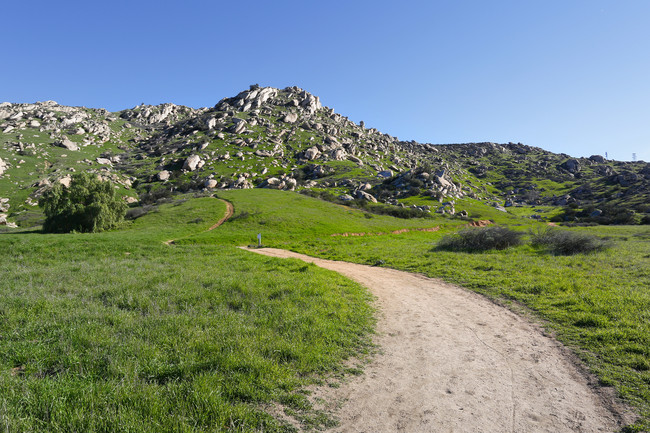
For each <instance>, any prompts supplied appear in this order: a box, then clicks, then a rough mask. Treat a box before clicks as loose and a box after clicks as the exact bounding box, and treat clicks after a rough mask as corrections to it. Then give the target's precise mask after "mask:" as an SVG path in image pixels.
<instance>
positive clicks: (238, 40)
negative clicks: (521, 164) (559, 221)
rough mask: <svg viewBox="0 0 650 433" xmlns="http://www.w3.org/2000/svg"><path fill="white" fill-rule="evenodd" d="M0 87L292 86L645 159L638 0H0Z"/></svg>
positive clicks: (482, 134)
mask: <svg viewBox="0 0 650 433" xmlns="http://www.w3.org/2000/svg"><path fill="white" fill-rule="evenodd" d="M1 22H2V30H3V31H2V34H3V37H2V42H3V43H2V45H0V46H1V47H2V49H0V58H1V59H2V62H1V63H0V83H1V84H0V101H10V102H34V101H42V100H48V99H52V100H55V101H57V102H59V103H60V104H65V105H85V106H88V107H96V108H99V107H103V108H107V109H109V110H111V111H117V110H121V109H124V108H130V107H132V106H134V105H137V104H140V103H141V102H144V103H147V104H158V103H163V102H173V103H176V104H183V105H188V106H192V107H202V106H212V105H214V104H215V103H217V102H218V101H219V100H220V99H221V98H223V97H227V96H234V95H235V94H237V93H238V92H240V91H241V90H244V89H246V88H248V86H249V85H250V84H253V83H259V84H260V85H262V86H274V87H280V88H283V87H286V86H293V85H296V86H299V87H302V88H304V89H306V90H307V91H309V92H311V93H313V94H315V95H317V96H320V98H321V101H322V102H323V104H324V105H327V106H329V107H332V108H334V109H335V110H336V111H337V112H338V113H341V114H343V115H346V116H348V117H349V118H350V119H351V120H353V121H355V122H358V121H359V120H364V121H365V122H366V125H367V126H369V127H376V128H378V129H379V130H381V131H382V132H386V133H389V134H391V135H395V136H397V137H399V138H400V139H403V140H411V139H413V140H417V141H421V142H429V143H460V142H470V141H495V142H508V141H514V142H522V143H524V144H528V145H531V146H538V147H542V148H544V149H547V150H551V151H553V152H563V153H567V154H570V155H573V156H589V155H592V154H602V155H604V154H605V152H608V155H609V157H610V158H614V159H619V160H631V159H632V153H636V154H637V159H643V160H645V161H650V1H648V0H608V1H604V0H545V1H522V0H517V1H485V0H472V1H469V0H466V1H464V0H439V1H436V0H429V1H409V0H402V1H390V2H389V1H377V0H374V1H354V0H347V1H339V0H329V1H323V2H312V1H305V0H301V1H284V0H275V1H258V0H250V1H232V0H230V1H197V0H186V1H183V2H180V1H174V2H169V1H164V0H163V1H149V0H146V1H138V0H131V1H123V0H115V1H111V2H101V1H100V2H95V1H88V0H85V1H65V0H61V1H58V2H55V1H41V0H36V1H29V2H18V1H8V2H5V4H3V6H2V20H1Z"/></svg>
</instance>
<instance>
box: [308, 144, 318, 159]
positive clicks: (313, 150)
mask: <svg viewBox="0 0 650 433" xmlns="http://www.w3.org/2000/svg"><path fill="white" fill-rule="evenodd" d="M304 155H305V159H307V160H309V161H313V160H314V159H316V158H318V155H320V150H318V148H317V147H316V146H312V147H310V148H309V149H307V150H305V154H304Z"/></svg>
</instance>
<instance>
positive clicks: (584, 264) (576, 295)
mask: <svg viewBox="0 0 650 433" xmlns="http://www.w3.org/2000/svg"><path fill="white" fill-rule="evenodd" d="M219 196H220V197H222V198H225V199H227V200H229V201H231V202H232V203H233V204H234V206H235V215H234V217H233V218H232V219H230V220H229V221H227V222H226V223H225V224H224V225H222V226H221V227H219V228H218V229H216V230H213V231H206V230H207V228H208V227H210V225H211V224H212V223H213V222H214V221H216V220H218V219H219V218H220V217H221V216H222V215H223V212H224V210H225V207H224V205H223V203H222V202H220V201H218V200H215V199H214V198H207V197H206V198H198V199H191V200H187V201H175V202H173V203H169V204H165V205H160V206H158V207H157V208H156V209H154V210H153V211H150V212H149V213H148V214H147V215H145V216H143V217H140V218H138V219H137V220H135V221H134V222H133V223H130V224H128V226H127V227H126V228H125V229H124V230H121V231H115V232H109V233H102V234H93V235H76V234H72V235H42V234H38V233H19V234H0V243H2V246H3V248H2V249H1V251H2V252H1V253H0V254H2V260H1V261H0V268H1V269H2V275H3V276H5V275H6V276H7V277H6V278H4V279H3V283H2V291H3V298H4V299H6V300H4V301H3V302H2V303H1V304H0V308H1V310H0V318H2V321H1V322H0V362H1V363H2V364H0V426H2V427H3V428H4V427H5V426H7V429H8V430H9V431H75V430H77V431H150V430H151V431H153V430H158V431H256V430H257V431H291V427H290V426H288V425H286V424H282V422H281V421H278V420H276V419H274V418H272V417H271V416H270V415H268V413H266V412H265V411H264V408H265V407H268V405H270V404H281V405H283V406H284V407H286V408H288V410H289V411H290V412H292V413H296V414H297V415H298V417H299V418H300V417H302V419H303V420H304V422H305V423H307V424H309V423H312V424H317V425H321V426H323V425H328V424H329V423H331V420H328V419H326V418H324V417H323V416H322V414H318V413H315V412H314V411H310V410H309V405H308V402H307V400H306V398H305V395H304V386H305V385H307V384H309V383H311V382H313V381H315V380H327V379H324V378H326V377H328V376H327V375H331V374H340V373H342V372H344V371H345V370H344V367H343V365H344V364H343V363H342V361H343V360H344V359H346V358H347V357H350V356H353V355H354V354H359V353H363V352H366V351H367V349H368V347H369V346H368V345H369V335H370V332H371V328H372V309H371V307H370V306H369V305H370V300H369V298H368V295H367V293H366V292H365V291H364V290H363V289H362V288H360V287H359V286H358V285H356V284H353V283H351V282H350V281H348V280H345V279H343V278H342V277H339V276H338V275H336V274H333V273H331V272H326V271H324V270H321V269H319V268H316V267H314V266H312V265H305V264H304V263H302V262H296V261H291V260H289V261H282V260H275V259H271V258H264V257H258V256H257V255H252V254H250V253H246V252H244V251H241V250H238V249H237V248H235V247H236V246H238V245H247V244H256V243H257V234H258V233H261V234H262V241H263V243H264V245H266V246H273V247H280V248H287V249H291V250H294V251H298V252H303V253H307V254H311V255H315V256H320V257H324V258H331V259H338V260H348V261H352V262H358V263H368V264H373V265H377V264H381V265H382V266H390V267H393V268H398V269H403V270H408V271H413V272H420V273H424V274H426V275H429V276H434V277H440V278H443V279H445V280H447V281H452V282H455V283H458V284H461V285H464V286H465V287H468V288H470V289H472V290H475V291H478V292H480V293H483V294H485V295H487V296H489V297H491V298H494V299H496V300H498V301H499V302H502V303H504V304H511V305H513V306H514V307H515V308H519V307H518V306H519V305H523V306H526V307H527V308H528V309H530V310H531V311H532V312H533V314H534V315H536V316H537V317H538V318H539V319H540V320H543V321H544V323H546V325H547V326H548V328H549V329H550V330H552V332H554V333H555V334H556V335H557V337H558V338H559V339H560V340H561V341H563V342H564V343H565V344H567V345H568V346H569V347H571V348H572V349H573V350H574V351H575V352H576V353H578V354H579V355H580V356H581V358H582V359H583V360H584V361H585V362H586V364H587V365H588V366H589V367H590V368H591V369H592V371H594V372H595V373H596V374H597V375H598V377H599V378H600V381H601V382H602V384H603V385H607V386H610V385H611V386H614V387H616V389H617V390H618V392H619V393H620V394H621V395H622V396H624V397H625V398H626V399H627V400H628V401H629V402H630V403H632V404H633V405H634V406H635V407H636V408H637V409H638V411H639V412H640V413H641V415H642V418H641V420H640V421H639V423H638V424H637V425H636V426H634V427H631V428H630V431H634V430H636V431H643V430H647V429H649V428H650V341H649V340H650V290H649V289H648V287H650V266H649V265H648V263H649V261H648V259H649V258H650V242H649V240H650V233H649V232H648V229H647V228H645V227H639V226H636V227H634V226H627V227H613V226H612V227H593V228H586V229H571V230H585V231H588V232H592V233H596V234H599V235H603V236H609V237H611V238H612V239H613V241H614V244H613V245H614V246H613V248H612V249H610V250H607V251H603V252H598V253H595V254H590V255H576V256H568V257H565V256H552V255H549V254H548V253H546V252H544V251H542V250H540V249H535V248H533V247H531V246H530V245H528V244H525V245H523V246H519V247H516V248H513V249H509V250H504V251H498V252H496V251H495V252H487V253H480V254H476V253H475V254H472V253H460V252H450V251H439V250H437V249H436V248H435V245H436V243H437V241H438V240H439V239H440V238H441V237H442V236H443V235H445V234H449V233H452V232H454V231H455V230H458V229H460V228H462V227H463V226H464V224H466V223H465V222H463V221H461V220H459V219H451V218H445V217H442V216H435V217H433V218H427V219H411V220H405V219H397V218H393V217H389V216H380V215H370V214H367V213H365V212H362V211H359V210H354V209H349V208H346V207H342V206H338V205H334V204H331V203H327V202H323V201H320V200H316V199H313V198H310V197H306V196H303V195H300V194H296V193H285V192H279V191H271V190H245V191H223V192H220V193H219ZM477 210H480V209H477ZM499 218H500V219H498V221H499V222H500V223H507V224H509V225H510V226H511V227H512V228H515V229H518V230H522V231H524V232H526V231H528V229H529V228H531V227H535V226H536V225H537V223H534V222H532V221H531V220H529V219H528V220H525V219H516V218H513V217H512V216H511V215H509V214H503V216H500V215H499ZM432 227H440V229H439V231H436V232H423V231H418V230H416V229H419V228H432ZM405 229H406V230H409V231H406V230H405ZM397 230H400V233H399V234H391V233H390V232H393V231H397ZM344 233H348V234H351V233H355V234H360V233H363V234H365V235H364V236H352V235H348V236H341V234H344ZM333 235H336V236H333ZM170 239H174V240H175V243H174V245H171V246H167V245H164V244H163V243H162V242H163V241H165V240H170ZM5 294H6V296H4V295H5ZM89 414H90V415H89Z"/></svg>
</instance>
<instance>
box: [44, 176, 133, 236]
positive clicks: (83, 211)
mask: <svg viewBox="0 0 650 433" xmlns="http://www.w3.org/2000/svg"><path fill="white" fill-rule="evenodd" d="M38 204H39V206H41V207H42V208H43V212H44V213H45V222H44V223H43V231H44V232H47V233H68V232H71V231H73V230H74V231H78V232H99V231H102V230H107V229H110V228H113V227H115V226H116V225H117V224H118V223H119V222H121V221H122V220H123V219H124V214H125V213H126V208H127V205H126V203H125V202H124V201H123V200H122V199H121V197H118V195H117V193H116V192H115V188H114V187H113V184H112V183H111V182H109V181H102V180H100V179H98V178H97V177H96V176H95V175H91V174H89V173H75V174H73V175H72V180H71V182H70V186H69V187H65V186H64V185H62V184H61V183H58V182H57V183H56V184H55V185H54V186H53V187H52V188H50V189H48V190H47V191H45V193H44V194H43V196H42V197H41V199H40V200H39V201H38Z"/></svg>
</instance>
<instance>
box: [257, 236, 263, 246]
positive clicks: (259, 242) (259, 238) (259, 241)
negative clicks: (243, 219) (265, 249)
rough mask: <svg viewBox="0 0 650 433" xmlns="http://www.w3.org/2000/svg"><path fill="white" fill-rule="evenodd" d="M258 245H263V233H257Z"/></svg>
mask: <svg viewBox="0 0 650 433" xmlns="http://www.w3.org/2000/svg"><path fill="white" fill-rule="evenodd" d="M257 246H258V247H261V246H262V233H258V234H257Z"/></svg>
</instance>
